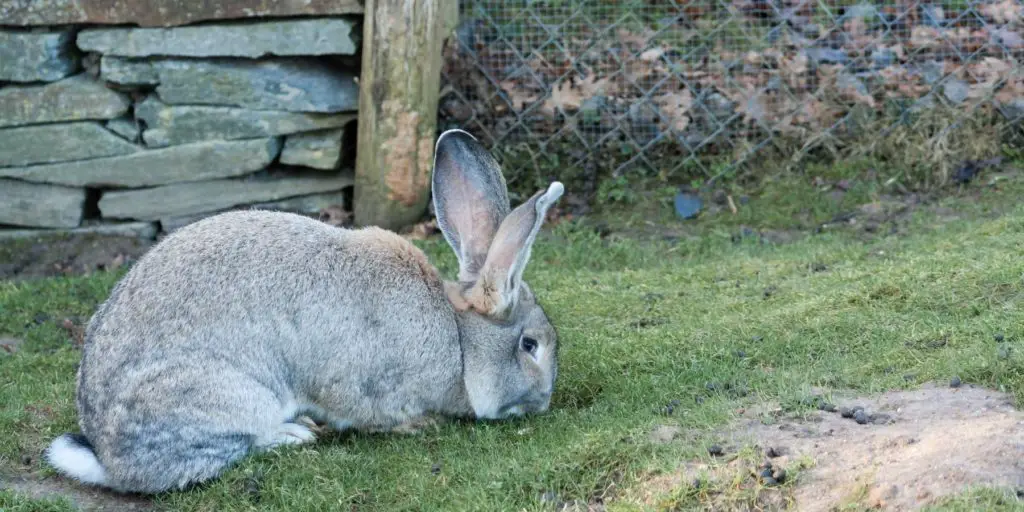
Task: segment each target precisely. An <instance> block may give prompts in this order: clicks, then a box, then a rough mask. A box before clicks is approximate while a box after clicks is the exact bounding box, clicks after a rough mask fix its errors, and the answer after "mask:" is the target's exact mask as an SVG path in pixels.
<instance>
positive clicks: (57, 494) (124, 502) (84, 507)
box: [0, 475, 154, 512]
mask: <svg viewBox="0 0 1024 512" xmlns="http://www.w3.org/2000/svg"><path fill="white" fill-rule="evenodd" d="M0 488H4V489H10V490H12V491H14V492H15V493H17V494H19V495H21V496H25V497H28V498H33V499H51V498H52V499H56V498H65V499H67V500H68V501H69V502H70V503H71V505H72V506H73V507H75V508H76V509H78V510H81V511H83V512H105V511H122V510H123V511H135V510H152V509H154V507H153V505H152V503H151V502H150V501H149V500H146V499H145V498H141V497H135V496H127V495H120V494H115V493H111V492H108V491H104V490H101V489H95V488H89V487H85V486H81V485H77V484H74V483H71V482H70V481H67V480H63V479H57V478H46V479H43V478H35V477H29V476H14V477H9V476H4V475H0Z"/></svg>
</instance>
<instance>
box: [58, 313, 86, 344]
mask: <svg viewBox="0 0 1024 512" xmlns="http://www.w3.org/2000/svg"><path fill="white" fill-rule="evenodd" d="M60 327H61V329H64V330H65V331H67V332H68V335H69V336H71V344H72V345H74V346H76V347H81V346H82V345H84V344H85V326H83V325H82V324H81V323H80V322H75V321H74V320H72V319H70V318H65V319H64V320H61V322H60Z"/></svg>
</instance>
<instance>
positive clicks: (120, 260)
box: [105, 253, 126, 270]
mask: <svg viewBox="0 0 1024 512" xmlns="http://www.w3.org/2000/svg"><path fill="white" fill-rule="evenodd" d="M125 259H126V257H125V255H124V254H122V253H117V256H114V259H112V260H110V263H109V264H108V265H107V266H106V267H105V270H117V269H118V268H121V265H124V262H125Z"/></svg>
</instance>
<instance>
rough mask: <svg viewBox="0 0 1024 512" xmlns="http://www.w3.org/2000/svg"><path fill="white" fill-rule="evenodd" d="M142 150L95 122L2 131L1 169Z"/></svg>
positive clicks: (22, 127)
mask: <svg viewBox="0 0 1024 512" xmlns="http://www.w3.org/2000/svg"><path fill="white" fill-rule="evenodd" d="M140 149H141V148H139V147H138V146H135V145H134V144H131V143H129V142H126V141H125V140H124V139H122V138H120V137H118V136H117V135H114V134H113V133H110V132H109V131H107V130H106V129H104V128H103V127H102V126H100V125H99V124H98V123H95V122H92V121H81V122H77V123H67V124H43V125H37V126H20V127H17V128H4V129H0V168H2V167H6V166H18V165H31V164H45V163H54V162H68V161H72V160H86V159H92V158H102V157H108V156H117V155H127V154H131V153H135V152H137V151H140ZM4 171H7V169H2V170H0V173H2V172H4Z"/></svg>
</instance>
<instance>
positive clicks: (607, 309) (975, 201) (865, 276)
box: [0, 176, 1024, 511]
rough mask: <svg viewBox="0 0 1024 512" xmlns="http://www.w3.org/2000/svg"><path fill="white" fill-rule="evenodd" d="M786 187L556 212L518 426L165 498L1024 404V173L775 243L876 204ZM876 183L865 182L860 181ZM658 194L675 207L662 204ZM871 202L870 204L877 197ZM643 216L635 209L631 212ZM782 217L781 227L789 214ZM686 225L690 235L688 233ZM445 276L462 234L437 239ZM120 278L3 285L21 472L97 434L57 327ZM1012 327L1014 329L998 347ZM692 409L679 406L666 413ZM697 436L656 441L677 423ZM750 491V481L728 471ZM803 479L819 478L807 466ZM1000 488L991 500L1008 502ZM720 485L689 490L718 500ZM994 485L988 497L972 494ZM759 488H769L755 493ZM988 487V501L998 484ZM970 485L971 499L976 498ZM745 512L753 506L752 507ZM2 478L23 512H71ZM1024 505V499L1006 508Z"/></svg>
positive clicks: (533, 497) (434, 494)
mask: <svg viewBox="0 0 1024 512" xmlns="http://www.w3.org/2000/svg"><path fill="white" fill-rule="evenodd" d="M800 190H802V192H801V193H800V194H795V195H794V194H789V195H787V194H784V193H781V192H777V193H764V194H761V195H760V196H758V197H754V198H752V199H750V201H749V202H747V203H745V204H742V205H741V206H740V212H739V213H738V214H737V215H735V216H733V215H730V214H729V213H728V212H724V213H720V214H718V215H715V216H711V217H704V218H700V219H697V220H693V221H679V220H674V219H672V218H671V213H669V214H668V215H667V216H666V215H660V214H659V215H653V216H650V217H645V215H646V214H644V213H640V212H639V211H638V210H636V209H635V208H636V207H631V208H634V209H633V210H630V208H627V209H624V210H622V212H625V213H620V214H616V215H611V214H608V216H607V218H606V219H605V221H604V224H606V225H610V226H613V227H616V226H628V225H630V223H631V222H636V223H637V225H638V226H642V225H646V226H647V227H648V228H650V226H651V224H650V223H645V222H644V220H645V219H656V220H657V221H656V222H657V223H663V224H664V225H666V226H669V228H671V229H675V230H676V231H673V232H674V233H676V234H675V235H674V236H673V237H672V238H671V239H668V240H666V239H665V237H658V236H653V237H652V236H646V237H642V238H635V237H620V236H616V235H612V236H603V235H604V233H603V232H602V231H601V230H597V229H594V228H592V227H590V226H591V225H592V224H593V222H591V221H567V222H562V223H559V224H557V225H555V226H552V227H551V228H550V229H548V230H547V231H546V232H545V235H544V238H543V240H542V241H540V242H539V243H538V246H537V247H536V249H535V251H534V253H533V259H532V261H531V264H530V267H529V269H528V271H527V279H528V281H529V282H530V284H531V286H532V287H533V288H534V290H535V291H536V292H537V293H538V295H539V298H540V300H541V302H542V304H543V305H544V307H545V308H546V309H547V311H548V313H549V316H550V317H551V319H552V322H553V323H554V324H555V326H556V327H557V328H558V332H559V336H560V343H561V345H560V362H561V363H560V373H559V378H560V380H559V382H558V384H557V390H556V394H555V398H554V402H553V404H552V408H551V411H550V412H549V413H547V414H545V415H541V416H535V417H528V418H524V419H520V420H515V421H508V422H499V423H472V422H458V423H452V424H446V425H443V426H442V427H441V428H439V429H438V430H434V431H428V432H426V433H423V434H421V435H418V436H403V435H360V434H342V435H331V436H329V437H325V438H323V439H322V440H321V441H320V442H319V443H316V444H313V445H308V446H302V447H298V448H287V449H281V450H279V451H277V452H272V453H266V454H261V455H258V456H254V457H251V458H249V459H247V460H245V461H244V462H243V463H241V464H239V465H238V466H237V467H235V468H234V469H232V470H231V471H229V472H228V473H227V474H225V475H224V477H223V478H221V479H219V480H217V481H214V482H212V483H210V484H208V485H205V486H202V487H200V488H197V489H194V490H191V491H188V492H182V493H175V494H168V495H164V496H158V497H156V498H155V499H154V504H155V505H156V506H157V507H158V508H166V509H171V510H208V511H233V510H281V511H305V510H309V511H313V510H317V511H320V510H350V509H351V510H492V511H493V510H543V509H553V508H554V507H556V506H557V505H558V504H560V503H565V502H573V501H574V500H576V501H577V502H578V503H580V504H585V503H587V502H596V500H598V499H601V500H602V501H603V502H604V505H605V506H606V507H607V508H608V510H619V509H621V510H634V509H637V508H638V505H637V504H635V503H630V502H629V500H627V499H625V498H623V499H618V498H617V497H619V496H623V497H624V496H627V495H628V494H629V493H628V490H629V489H631V488H634V487H636V486H638V485H642V483H643V481H644V479H645V478H648V477H650V475H652V474H655V473H656V472H657V471H659V470H672V469H673V468H675V467H677V466H679V465H680V464H681V463H683V462H685V461H690V460H700V459H707V458H708V457H709V456H708V450H707V447H708V445H710V444H712V443H716V442H718V437H716V436H717V433H718V432H720V431H721V430H720V429H721V428H722V427H723V426H725V425H726V424H727V423H728V421H729V420H730V418H732V417H733V415H734V414H735V411H736V410H737V409H738V408H740V407H746V408H750V407H756V406H758V405H759V404H763V403H772V404H780V405H781V406H782V407H783V408H785V409H786V410H787V411H791V412H794V413H798V412H800V411H801V410H802V409H808V410H809V409H810V408H812V405H810V404H808V401H807V400H806V399H807V398H808V397H810V396H811V393H812V388H817V389H824V390H825V391H826V393H828V392H829V391H844V392H845V391H855V392H861V393H871V392H880V391H884V390H890V389H906V388H912V387H914V386H917V385H919V384H921V383H924V382H928V381H933V380H938V381H942V382H948V381H949V379H951V378H953V377H954V376H956V377H959V378H960V379H962V381H963V382H965V383H970V384H976V385H982V386H987V387H991V388H994V389H1000V390H1005V391H1007V392H1009V393H1011V394H1013V395H1014V396H1015V397H1016V400H1017V403H1018V405H1019V404H1020V403H1021V402H1022V399H1024V341H1022V339H1024V338H1022V337H1024V312H1022V310H1021V308H1020V301H1021V298H1024V203H1021V202H1020V200H1019V197H1020V194H1021V193H1022V192H1024V183H1022V182H1021V180H1020V178H1018V177H1013V176H1011V177H1009V178H1007V179H1006V180H1004V181H1003V182H1001V184H1000V185H999V186H989V185H986V184H984V183H979V184H975V185H972V187H969V190H965V191H960V192H953V193H951V194H947V196H946V197H945V198H944V199H941V200H940V201H938V202H936V203H933V204H928V205H925V206H920V207H917V208H914V209H911V211H908V212H904V213H903V214H902V217H900V220H899V222H900V223H901V224H900V225H899V229H898V230H896V231H897V232H896V233H892V232H891V230H890V229H889V224H886V223H884V222H883V223H881V225H880V227H879V228H877V229H872V230H870V233H866V232H865V231H864V230H863V229H860V228H858V227H857V226H856V225H854V226H853V227H850V226H846V227H839V228H834V229H824V230H820V231H821V232H819V233H814V232H813V230H806V235H805V236H804V235H799V236H797V235H794V236H790V237H788V238H787V240H785V241H784V242H779V243H772V242H769V241H764V240H762V239H761V238H759V237H757V236H756V235H754V234H752V233H751V232H749V231H747V234H748V236H736V235H737V234H738V233H742V232H743V230H741V228H740V224H745V225H748V226H751V227H752V228H753V229H754V230H755V231H756V229H757V228H762V227H764V228H778V229H786V230H790V231H792V229H791V228H792V227H793V226H792V225H785V224H786V223H793V222H795V221H792V219H794V218H797V217H799V216H800V215H803V220H802V221H801V222H802V223H803V224H804V227H807V226H806V225H807V224H808V223H814V222H821V221H825V220H828V219H830V218H832V217H834V216H835V215H836V214H839V213H842V212H843V211H847V210H851V209H852V210H855V211H863V210H864V209H861V210H857V208H856V207H857V205H858V204H863V203H867V202H869V201H870V200H871V198H872V197H873V196H872V194H873V192H872V191H871V190H870V188H868V189H864V190H861V191H860V192H857V191H856V190H853V191H851V192H850V194H849V195H848V199H846V200H845V201H846V202H845V203H844V202H839V203H836V202H835V201H832V202H828V201H826V199H825V197H826V194H824V193H821V194H818V193H816V192H814V191H813V190H810V189H808V190H803V189H800ZM857 194H860V195H857ZM653 204H654V205H655V206H654V208H661V209H662V210H664V211H668V212H670V209H666V208H670V207H665V202H664V201H660V202H659V201H656V200H653ZM869 210H870V209H869ZM630 211H632V213H629V212H630ZM772 223H774V224H772ZM680 233H681V234H680ZM418 243H420V245H421V246H423V247H424V248H425V249H426V250H427V251H428V253H429V254H430V255H431V258H432V259H433V260H434V261H435V262H437V264H438V265H439V267H441V268H442V270H443V271H444V272H446V273H447V274H448V275H451V274H452V273H453V271H454V266H453V263H454V258H453V257H452V255H451V254H450V251H449V250H448V248H447V246H446V245H444V244H443V241H441V240H439V239H436V240H430V241H427V242H418ZM119 276H120V273H109V274H106V273H101V274H97V275H93V276H89V277H76V278H53V279H46V280H36V281H28V282H19V283H11V282H3V283H0V337H8V338H11V337H13V338H18V339H23V340H24V343H23V344H22V345H21V346H20V347H19V349H18V351H17V352H16V353H14V354H10V355H0V432H2V433H3V435H2V436H0V472H7V473H19V474H22V475H25V474H34V475H35V476H36V477H38V478H56V477H54V475H53V473H52V471H51V470H50V469H48V468H47V467H45V465H43V464H42V463H41V462H40V460H39V453H40V451H41V450H42V449H43V448H44V447H45V446H46V444H47V443H48V442H49V441H50V440H51V439H52V438H53V437H54V436H56V435H58V434H60V433H62V432H65V431H73V430H76V428H77V427H76V415H75V411H74V400H73V396H74V371H75V364H76V362H77V361H78V358H79V351H78V350H77V349H75V348H74V347H73V346H72V345H71V343H70V338H69V335H68V333H67V331H65V330H62V329H60V328H59V327H58V326H57V325H56V322H55V320H58V319H61V318H65V317H73V316H79V317H83V318H87V317H88V315H90V314H91V312H92V310H93V308H94V307H95V306H96V305H97V304H98V303H99V302H100V301H101V300H103V299H104V298H105V296H106V294H107V292H108V291H109V289H110V287H111V286H112V285H113V284H114V283H115V281H116V279H117V278H118V277H119ZM997 340H998V341H997ZM667 405H671V407H670V408H671V411H668V410H666V406H667ZM666 424H667V425H674V426H678V427H680V428H681V429H682V430H683V431H685V432H688V433H689V435H687V436H685V437H684V439H685V441H677V442H669V443H663V442H656V441H654V440H652V439H651V436H650V432H651V430H652V429H653V428H655V427H656V426H658V425H666ZM711 485H717V486H719V490H720V491H721V492H729V486H730V484H729V482H717V483H716V482H712V483H711ZM784 485H799V475H796V478H791V479H789V480H788V481H787V482H786V483H785V484H784ZM994 492H995V494H984V493H983V494H982V495H979V496H983V497H985V496H987V498H984V499H992V500H993V501H992V502H991V503H989V504H990V505H991V504H992V503H996V502H999V501H1000V499H996V498H992V496H997V497H998V495H999V492H1001V491H994ZM707 494H708V493H707V492H702V493H697V492H694V493H686V492H685V490H682V491H681V490H675V491H674V493H673V498H672V499H673V501H672V503H673V504H674V505H675V506H678V507H680V508H682V509H688V508H700V507H701V500H702V499H704V498H705V497H706V496H707ZM972 496H973V495H972ZM751 499H753V498H751ZM979 499H982V498H979ZM972 500H974V498H971V497H961V498H960V499H959V500H958V501H957V502H956V503H955V504H952V503H951V504H950V505H949V508H957V507H966V508H964V509H970V508H971V507H972V506H973V505H971V503H974V501H972ZM736 505H737V506H738V507H739V506H741V505H742V499H740V500H739V501H737V502H736ZM67 506H68V505H67V504H62V503H59V502H57V501H48V502H37V501H31V500H28V499H26V498H24V497H20V496H18V495H15V494H13V493H11V492H0V509H2V510H5V511H6V510H17V511H22V510H26V511H27V510H62V509H64V508H65V507H67ZM1006 506H1011V507H1012V506H1014V505H1012V504H1011V505H1006Z"/></svg>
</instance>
